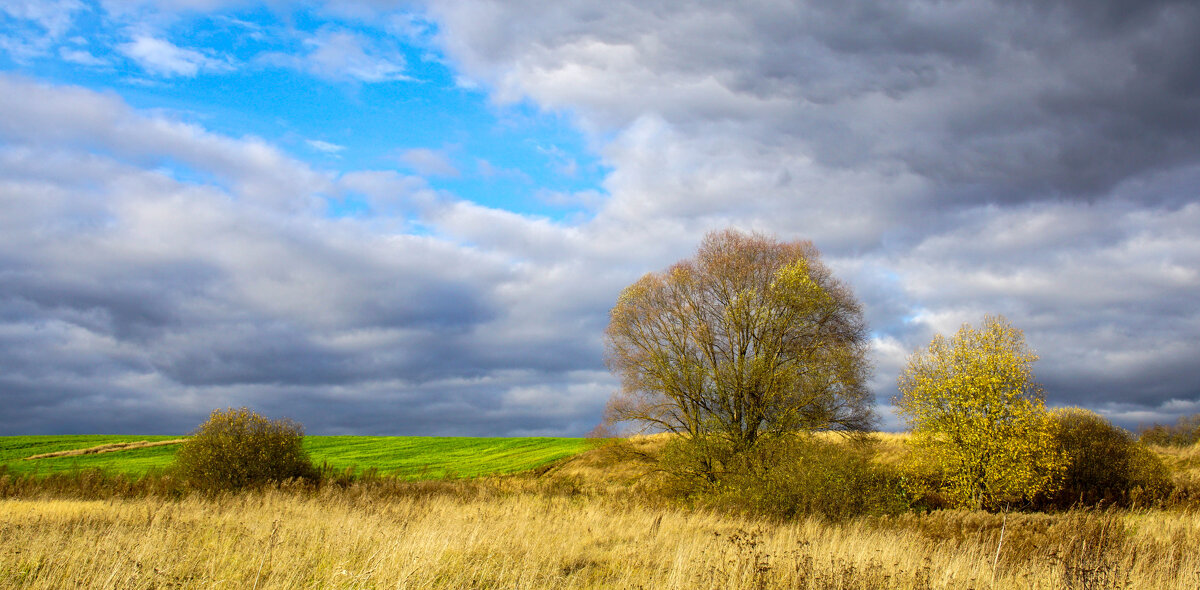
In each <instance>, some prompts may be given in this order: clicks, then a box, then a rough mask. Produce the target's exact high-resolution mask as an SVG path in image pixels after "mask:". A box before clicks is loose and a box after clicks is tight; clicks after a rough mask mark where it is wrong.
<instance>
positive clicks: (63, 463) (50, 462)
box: [0, 435, 588, 479]
mask: <svg viewBox="0 0 1200 590" xmlns="http://www.w3.org/2000/svg"><path fill="white" fill-rule="evenodd" d="M175 438H178V437H177V436H137V435H64V436H53V435H51V436H0V464H5V465H7V467H8V470H9V471H10V472H14V473H30V472H36V473H42V474H47V473H54V472H63V471H72V470H76V469H87V468H100V469H105V470H108V471H111V472H113V473H124V474H127V475H133V476H137V475H141V474H144V473H146V472H148V471H151V470H162V469H166V468H167V467H169V466H170V464H171V462H172V461H173V460H174V457H175V451H176V450H177V449H178V448H179V447H178V445H163V446H153V447H144V448H135V449H124V450H118V451H113V452H107V453H97V454H88V455H75V456H66V457H48V458H42V459H34V460H25V458H26V457H30V456H33V455H42V454H46V453H53V452H59V451H68V450H75V449H85V448H91V447H96V446H99V445H108V444H114V443H130V442H139V441H149V442H155V441H166V440H172V439H175ZM587 444H588V443H587V441H586V440H585V439H581V438H546V437H540V438H471V437H424V436H306V437H304V446H305V448H306V449H308V451H309V454H310V455H311V457H312V460H313V462H314V463H316V464H317V465H321V464H322V463H326V464H328V465H329V466H331V467H333V468H335V469H338V470H343V469H348V468H350V469H354V470H355V471H357V472H362V471H364V470H367V469H371V468H374V469H375V470H376V471H377V472H378V473H379V474H381V475H390V476H396V477H401V478H404V479H437V478H443V477H476V476H480V475H488V474H503V473H516V472H520V471H526V470H529V469H535V468H537V467H541V466H543V465H546V464H548V463H551V462H553V461H556V460H558V459H563V458H566V457H570V456H572V455H575V454H577V453H580V452H583V451H584V450H587Z"/></svg>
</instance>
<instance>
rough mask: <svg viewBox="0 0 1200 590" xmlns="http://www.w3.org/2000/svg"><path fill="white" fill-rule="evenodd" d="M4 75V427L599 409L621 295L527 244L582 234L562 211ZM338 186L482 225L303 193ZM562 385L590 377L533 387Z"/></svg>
mask: <svg viewBox="0 0 1200 590" xmlns="http://www.w3.org/2000/svg"><path fill="white" fill-rule="evenodd" d="M0 97H13V98H12V99H11V100H9V101H7V102H4V99H3V98H0V140H2V141H3V144H4V147H2V148H0V273H2V274H3V275H4V276H5V280H4V281H3V282H2V284H0V375H3V377H0V392H3V393H2V394H0V395H2V396H3V403H4V405H5V407H6V409H7V410H6V412H5V413H4V417H3V418H0V429H3V430H4V431H5V432H63V431H82V432H88V431H93V432H94V431H98V430H103V431H122V430H124V431H131V432H143V433H144V432H151V431H156V432H183V431H186V430H188V429H190V428H191V427H193V426H194V425H195V424H196V423H199V421H201V420H202V419H203V417H204V415H205V414H206V413H207V411H209V410H211V408H213V407H221V406H226V405H250V406H253V407H256V408H258V409H260V410H262V411H264V412H268V413H270V414H273V415H288V416H292V417H294V418H296V419H298V420H301V421H302V422H303V423H305V424H306V426H308V428H309V430H310V432H346V433H392V434H405V433H409V434H529V433H540V434H581V433H583V432H586V431H587V430H588V429H589V428H590V427H591V425H592V424H593V423H594V421H595V416H596V415H597V414H598V412H599V409H600V407H601V406H602V405H603V403H604V398H605V397H606V394H605V393H604V392H606V391H607V390H608V388H609V384H608V381H607V376H606V374H604V373H603V369H602V367H601V365H600V360H599V359H600V352H599V340H598V334H599V332H598V328H597V326H598V325H599V324H600V323H602V321H603V313H602V312H601V311H599V309H598V308H597V306H596V302H597V301H600V300H603V299H605V298H607V297H606V296H605V295H604V294H602V293H597V292H596V286H595V283H592V284H588V285H585V284H584V283H583V282H582V281H578V280H572V279H571V277H574V276H577V275H578V274H579V273H584V272H588V271H589V269H588V268H587V267H586V265H570V266H564V265H560V264H558V263H551V264H548V265H542V264H537V265H535V264H515V265H514V264H513V261H514V260H516V259H533V258H535V257H536V256H539V255H543V256H544V254H540V253H542V252H543V250H544V249H546V248H554V249H555V250H556V251H559V252H570V251H579V248H580V246H581V244H580V243H579V242H578V241H577V240H576V239H567V238H566V237H565V236H569V235H570V234H571V232H568V231H566V230H565V229H564V228H561V227H557V226H554V225H553V224H549V223H547V222H544V221H532V220H528V219H526V218H524V217H521V216H519V215H513V214H508V213H503V212H498V211H494V210H486V209H483V208H479V207H475V206H470V205H467V204H464V203H460V202H457V201H454V200H447V198H446V197H444V196H442V195H438V194H436V193H434V192H433V191H431V190H430V189H429V188H428V186H427V185H425V184H424V183H423V181H421V180H420V179H416V178H411V177H403V176H400V175H397V174H396V173H394V172H383V171H358V172H354V173H349V174H345V175H342V176H340V177H337V178H336V179H331V175H328V174H325V173H320V172H314V171H312V170H309V169H308V168H307V166H305V165H303V164H301V163H299V162H296V161H294V160H291V159H290V158H289V157H287V156H286V155H284V154H282V153H280V152H279V151H278V150H276V149H275V148H272V147H270V146H267V145H265V144H263V143H262V142H261V140H257V139H254V138H241V139H238V138H230V137H225V136H221V135H217V134H214V133H211V132H209V131H206V130H204V129H202V128H199V127H197V126H195V125H191V124H186V123H181V122H178V121H173V120H170V119H166V118H163V117H161V116H158V115H153V114H148V113H144V112H141V111H138V110H136V109H133V108H131V107H129V106H128V105H127V104H125V103H124V102H123V101H121V100H120V99H119V98H116V97H115V96H113V95H111V94H101V93H96V92H92V91H89V90H84V89H80V88H76V87H70V86H52V85H47V84H42V83H37V82H32V81H29V80H25V79H21V78H15V77H12V76H7V75H4V76H0ZM17 97H20V98H17ZM47 130H53V131H52V132H47ZM163 161H169V162H176V163H180V164H185V165H187V166H189V167H190V168H191V169H192V170H193V172H191V173H188V174H183V175H180V176H178V177H176V176H175V175H173V174H172V172H171V171H172V167H171V166H163V165H162V162H163ZM193 178H210V179H212V180H211V181H210V182H207V183H198V182H196V181H194V180H191V179H193ZM281 184H286V186H281ZM339 191H347V192H353V193H356V194H360V195H364V196H365V197H366V198H369V199H371V203H372V204H373V206H376V207H378V208H379V209H380V210H381V213H382V214H384V215H386V214H389V210H388V209H386V208H385V207H386V206H388V205H390V206H393V207H400V208H402V210H406V211H407V212H408V214H414V215H419V216H421V217H422V218H424V219H426V220H427V222H428V223H433V220H438V219H440V220H444V222H445V224H446V227H447V228H448V229H447V230H444V231H443V230H439V231H438V233H439V234H446V232H454V233H456V234H460V235H462V236H463V237H462V238H461V239H458V238H450V237H448V236H447V235H443V236H442V237H434V236H431V235H415V234H411V233H402V232H399V231H396V229H395V228H393V227H390V226H388V225H387V224H386V223H383V221H384V220H383V219H379V218H376V219H366V220H355V219H332V218H328V217H326V216H325V215H324V210H323V208H322V207H315V206H309V205H307V204H311V203H313V202H320V201H323V200H324V199H325V198H326V197H324V196H323V195H326V194H337V192H339ZM284 195H287V199H285V200H281V198H282V197H283V196H284ZM297 204H305V205H303V206H297ZM402 210H401V209H397V210H396V213H402V212H403V211H402ZM472 234H474V235H472ZM468 242H470V243H471V245H466V244H467V243H468ZM610 282H611V281H610ZM619 282H620V281H617V282H615V283H613V284H614V285H615V284H618V283H619ZM581 312H582V313H581ZM553 391H560V392H563V393H564V395H565V394H569V395H570V396H572V397H570V398H564V399H562V400H561V402H560V404H559V405H558V406H556V408H557V409H556V410H555V411H554V412H547V411H546V409H545V408H544V407H539V406H538V405H537V404H536V403H534V400H535V398H534V397H532V396H533V393H531V392H540V393H539V395H542V396H546V395H549V394H550V392H553ZM509 392H512V393H509ZM539 399H540V398H539ZM333 408H336V409H333Z"/></svg>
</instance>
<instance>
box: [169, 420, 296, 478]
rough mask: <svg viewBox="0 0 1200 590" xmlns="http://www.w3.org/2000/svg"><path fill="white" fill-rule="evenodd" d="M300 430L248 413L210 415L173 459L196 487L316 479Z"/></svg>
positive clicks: (178, 470)
mask: <svg viewBox="0 0 1200 590" xmlns="http://www.w3.org/2000/svg"><path fill="white" fill-rule="evenodd" d="M303 442H304V427H303V426H301V425H300V424H299V423H296V422H294V421H292V420H288V419H280V420H268V419H267V418H265V417H263V416H261V415H259V414H256V413H254V412H252V411H250V410H249V409H247V408H241V409H236V410H235V409H233V408H229V409H227V410H213V412H212V414H211V415H209V417H208V421H207V422H205V423H204V424H201V425H200V426H199V427H198V428H197V429H196V431H195V432H193V433H192V436H191V438H189V439H187V440H186V441H185V442H184V443H183V444H182V445H181V446H180V449H179V452H178V453H177V454H176V455H175V470H176V473H177V474H178V475H179V477H181V478H182V479H183V480H184V481H186V482H188V484H189V485H191V486H192V487H194V488H198V489H202V490H207V491H226V490H229V491H232V490H239V489H242V488H245V487H248V486H253V485H258V484H263V483H266V482H270V481H284V480H288V479H292V478H310V479H311V478H316V476H317V471H316V469H315V468H314V467H313V464H312V461H311V460H310V459H309V457H308V453H307V452H306V451H305V450H304V447H303Z"/></svg>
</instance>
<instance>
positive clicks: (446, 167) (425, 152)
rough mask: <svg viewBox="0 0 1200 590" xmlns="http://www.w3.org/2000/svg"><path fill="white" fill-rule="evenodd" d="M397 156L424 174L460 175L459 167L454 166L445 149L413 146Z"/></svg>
mask: <svg viewBox="0 0 1200 590" xmlns="http://www.w3.org/2000/svg"><path fill="white" fill-rule="evenodd" d="M396 157H397V159H399V160H400V162H401V163H403V164H404V165H405V166H408V167H409V168H411V169H412V170H413V171H415V172H416V173H417V174H420V175H422V176H449V177H457V176H458V175H459V171H458V168H456V167H455V166H454V164H453V163H452V162H451V161H450V158H449V157H448V156H447V155H446V153H445V152H444V151H437V150H431V149H429V148H412V149H407V150H404V151H402V152H400V153H399V154H398V155H397V156H396Z"/></svg>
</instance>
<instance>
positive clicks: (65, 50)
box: [58, 47, 109, 67]
mask: <svg viewBox="0 0 1200 590" xmlns="http://www.w3.org/2000/svg"><path fill="white" fill-rule="evenodd" d="M58 56H59V57H61V58H63V60H65V61H69V62H71V63H76V64H79V65H82V66H94V67H102V66H107V65H109V63H108V61H107V60H104V59H101V58H99V57H96V56H95V55H92V54H91V52H89V51H87V50H85V49H72V48H70V47H60V48H59V49H58Z"/></svg>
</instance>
